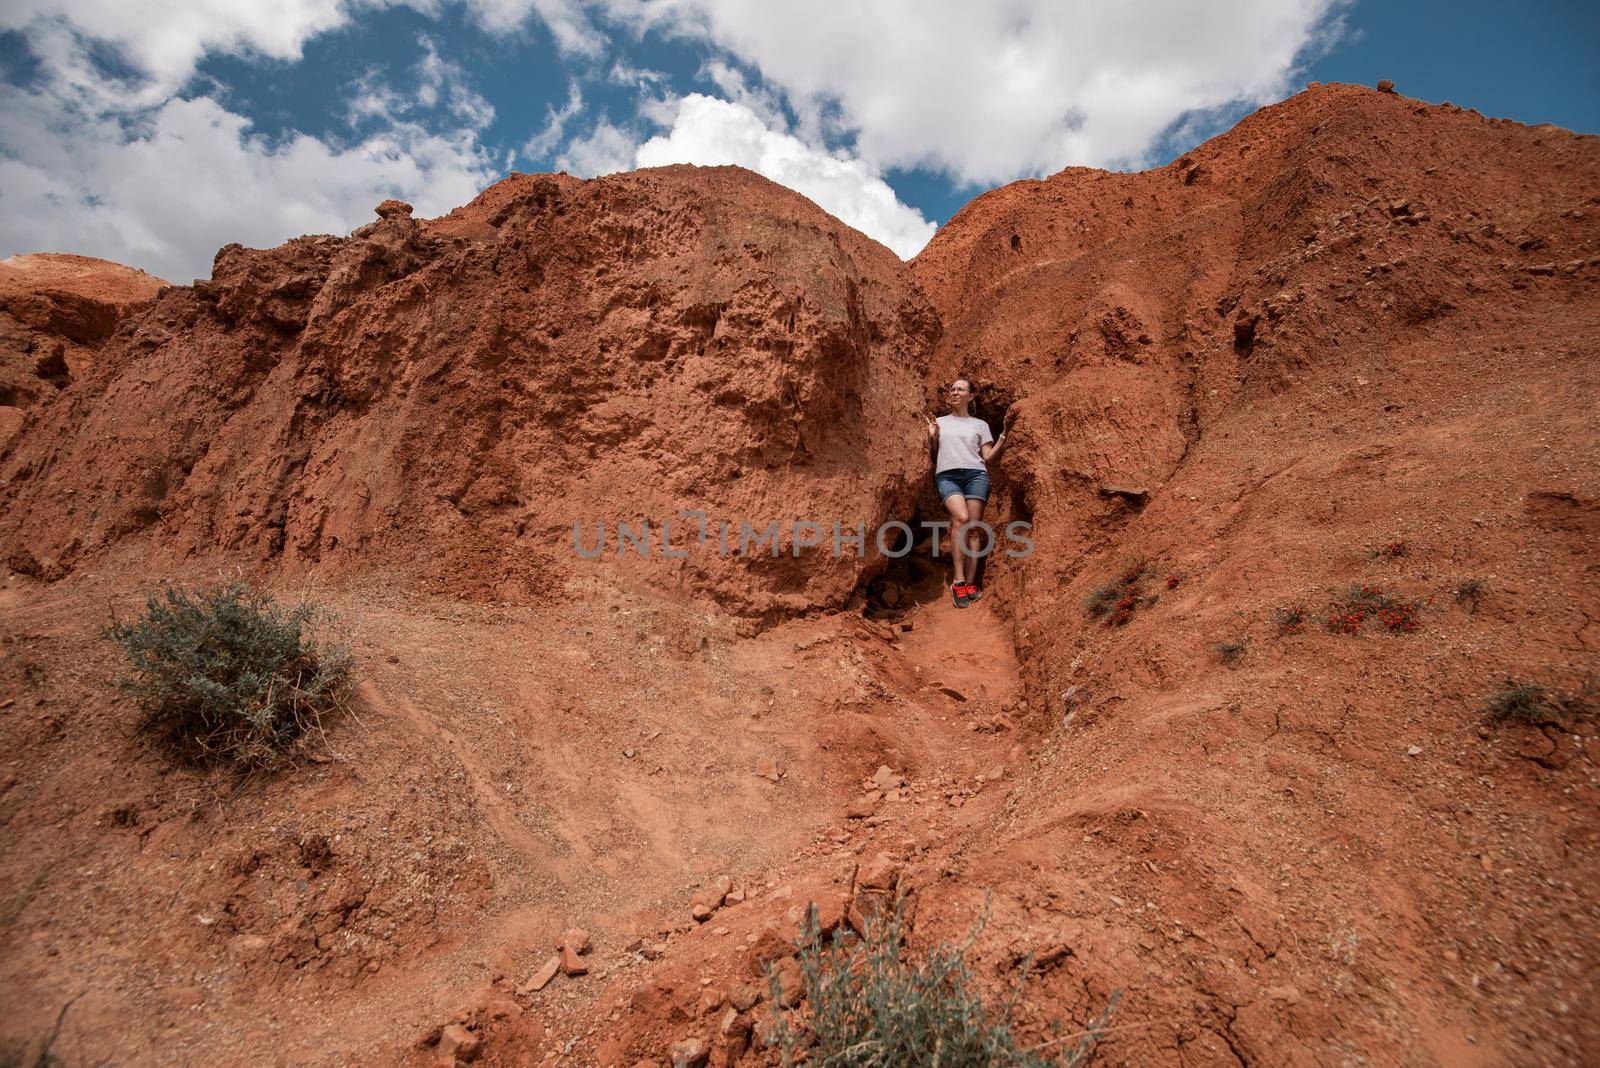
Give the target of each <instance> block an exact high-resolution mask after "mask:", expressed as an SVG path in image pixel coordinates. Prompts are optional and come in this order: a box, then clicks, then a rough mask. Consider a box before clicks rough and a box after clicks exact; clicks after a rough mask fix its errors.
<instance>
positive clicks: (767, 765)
mask: <svg viewBox="0 0 1600 1068" xmlns="http://www.w3.org/2000/svg"><path fill="white" fill-rule="evenodd" d="M756 774H757V775H759V776H761V777H762V778H763V779H770V780H772V781H773V782H777V781H778V780H779V779H781V778H783V767H782V766H781V765H780V764H779V763H778V760H777V758H776V757H771V756H764V757H762V758H761V762H760V763H758V764H757V765H756Z"/></svg>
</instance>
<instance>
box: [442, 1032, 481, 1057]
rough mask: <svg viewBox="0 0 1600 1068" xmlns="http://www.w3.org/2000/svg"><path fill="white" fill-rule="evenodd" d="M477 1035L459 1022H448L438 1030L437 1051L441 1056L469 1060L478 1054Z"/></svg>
mask: <svg viewBox="0 0 1600 1068" xmlns="http://www.w3.org/2000/svg"><path fill="white" fill-rule="evenodd" d="M478 1045H479V1039H478V1036H477V1035H475V1034H473V1033H472V1032H471V1031H468V1030H467V1029H466V1028H465V1027H462V1026H461V1025H460V1024H450V1025H448V1026H446V1027H445V1028H444V1030H442V1031H440V1032H439V1045H438V1053H439V1056H441V1057H456V1058H458V1059H460V1060H463V1061H470V1060H471V1059H472V1058H473V1057H476V1056H477V1055H478Z"/></svg>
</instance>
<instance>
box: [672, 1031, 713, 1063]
mask: <svg viewBox="0 0 1600 1068" xmlns="http://www.w3.org/2000/svg"><path fill="white" fill-rule="evenodd" d="M667 1055H668V1056H670V1057H671V1058H672V1068H700V1066H701V1065H702V1064H705V1063H706V1061H707V1060H709V1059H710V1057H711V1048H710V1047H709V1046H707V1045H706V1044H705V1040H704V1039H699V1038H686V1039H684V1040H683V1041H682V1042H674V1043H673V1044H672V1046H671V1048H669V1049H668V1050H667Z"/></svg>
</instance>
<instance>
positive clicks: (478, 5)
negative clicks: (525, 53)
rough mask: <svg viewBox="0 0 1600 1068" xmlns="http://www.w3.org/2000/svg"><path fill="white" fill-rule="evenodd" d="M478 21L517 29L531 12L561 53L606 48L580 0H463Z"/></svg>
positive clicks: (503, 30)
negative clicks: (542, 24) (548, 33)
mask: <svg viewBox="0 0 1600 1068" xmlns="http://www.w3.org/2000/svg"><path fill="white" fill-rule="evenodd" d="M465 2H466V6H467V8H468V9H469V10H471V11H472V13H473V15H474V16H475V17H476V18H477V20H478V22H479V23H481V24H482V25H483V27H484V28H485V29H487V30H492V31H494V32H497V33H508V32H512V31H515V30H520V29H522V27H523V26H524V25H526V24H527V22H528V19H529V17H530V16H535V15H536V16H538V18H539V21H541V22H543V23H544V25H545V28H546V29H548V30H549V31H550V36H552V37H553V38H555V42H556V47H557V48H559V49H560V50H561V51H562V52H563V53H567V54H569V55H579V56H591V57H593V56H598V55H600V54H601V52H603V51H604V50H605V43H606V42H605V38H604V36H602V35H601V34H600V33H599V31H597V30H596V29H595V28H594V25H593V24H592V23H591V22H590V21H589V18H588V16H587V15H585V14H584V12H583V4H582V3H581V2H580V0H465Z"/></svg>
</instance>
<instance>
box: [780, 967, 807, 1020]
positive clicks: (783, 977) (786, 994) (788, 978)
mask: <svg viewBox="0 0 1600 1068" xmlns="http://www.w3.org/2000/svg"><path fill="white" fill-rule="evenodd" d="M773 971H774V973H775V974H776V975H777V977H778V1005H779V1006H780V1007H782V1008H785V1009H792V1008H794V1007H795V1006H796V1005H798V1004H800V999H801V998H802V997H804V996H805V991H806V984H805V977H804V976H802V975H801V974H800V965H799V964H797V963H795V959H794V958H793V957H785V958H783V959H782V960H780V961H779V962H778V964H777V967H776V968H774V969H773Z"/></svg>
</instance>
